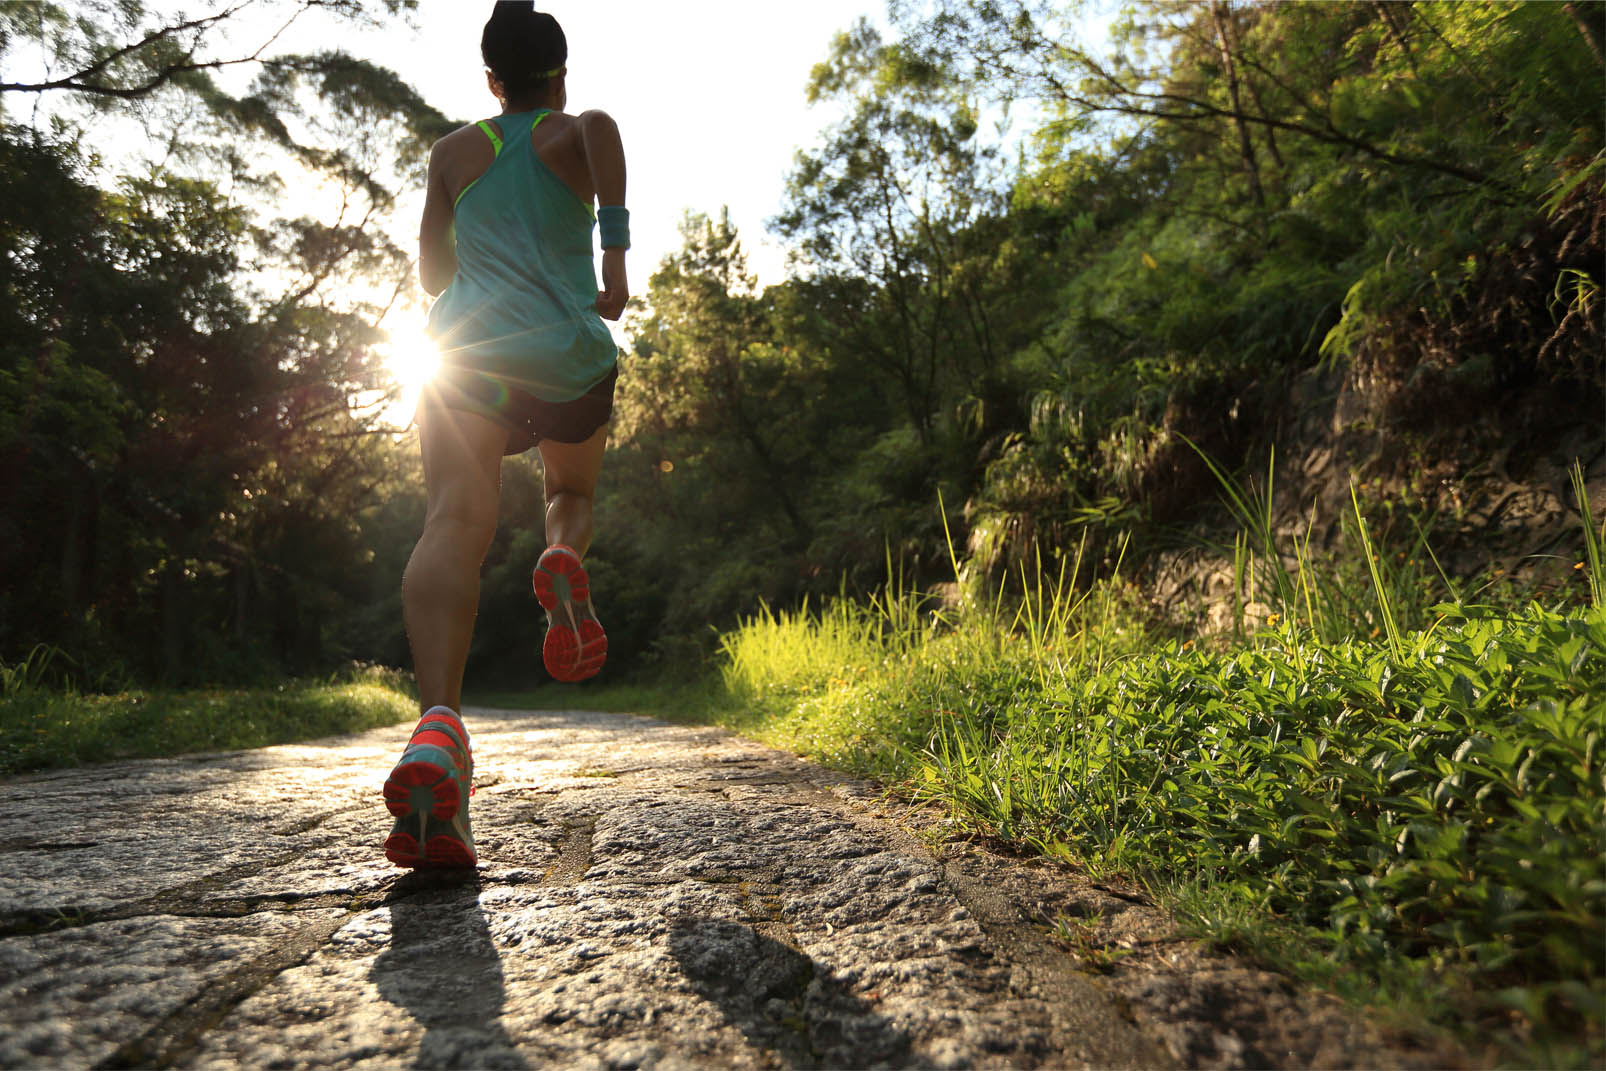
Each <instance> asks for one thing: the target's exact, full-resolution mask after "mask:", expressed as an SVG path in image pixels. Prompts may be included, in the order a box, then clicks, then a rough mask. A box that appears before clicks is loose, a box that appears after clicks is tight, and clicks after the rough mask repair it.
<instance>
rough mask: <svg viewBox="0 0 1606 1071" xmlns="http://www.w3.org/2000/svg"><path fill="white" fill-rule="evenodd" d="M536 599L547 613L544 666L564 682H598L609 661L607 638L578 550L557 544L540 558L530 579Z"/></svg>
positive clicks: (543, 654) (589, 580) (542, 654)
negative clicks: (589, 679) (599, 675)
mask: <svg viewBox="0 0 1606 1071" xmlns="http://www.w3.org/2000/svg"><path fill="white" fill-rule="evenodd" d="M531 583H532V584H533V586H534V587H535V597H536V598H538V599H540V600H541V605H542V606H543V607H544V608H545V609H546V613H547V630H546V642H544V643H543V644H542V645H541V661H542V662H544V663H545V664H546V671H547V672H548V673H550V674H552V676H553V677H554V678H556V679H557V680H560V681H583V680H585V679H586V678H587V677H594V676H596V675H597V671H598V670H599V669H601V668H602V664H603V663H604V662H606V661H607V660H608V634H607V633H605V632H604V631H602V623H601V622H600V621H598V620H597V612H596V610H595V609H594V608H593V607H592V605H591V579H590V578H589V577H588V576H586V571H585V566H583V565H581V564H580V555H578V554H576V553H575V552H574V548H572V547H568V546H565V545H564V544H562V543H554V544H552V545H551V546H550V547H548V548H547V549H546V551H545V552H544V553H543V554H542V555H541V560H540V561H538V562H537V563H536V565H535V573H534V575H533V576H532V577H531Z"/></svg>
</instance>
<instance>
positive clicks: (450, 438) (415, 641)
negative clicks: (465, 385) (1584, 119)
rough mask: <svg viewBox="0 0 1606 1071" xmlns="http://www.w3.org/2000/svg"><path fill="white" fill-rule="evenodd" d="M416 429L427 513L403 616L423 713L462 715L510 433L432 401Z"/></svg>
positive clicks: (406, 582)
mask: <svg viewBox="0 0 1606 1071" xmlns="http://www.w3.org/2000/svg"><path fill="white" fill-rule="evenodd" d="M418 431H419V442H420V445H421V447H422V450H423V460H424V483H425V486H426V487H427V488H428V492H429V507H428V513H427V514H426V515H425V518H424V533H423V535H421V536H420V537H419V539H418V545H417V546H415V547H414V548H413V556H412V557H411V558H410V559H409V560H408V562H407V571H406V574H405V575H404V576H403V578H402V616H403V619H404V621H405V622H406V625H407V639H408V642H409V643H410V644H411V645H412V649H413V675H414V677H415V678H416V679H417V681H418V701H419V707H420V709H422V710H426V711H427V710H428V709H429V708H430V707H433V706H436V705H445V706H448V707H451V708H452V709H453V710H456V711H459V712H461V711H462V709H463V706H462V702H463V664H464V663H465V662H467V661H468V645H469V640H470V639H471V638H472V637H473V634H474V613H475V611H476V609H477V608H478V606H479V599H480V563H481V562H482V561H484V559H485V552H486V551H487V550H489V549H490V546H491V537H492V536H494V535H495V534H496V513H497V505H498V501H499V499H500V497H501V489H502V484H501V479H502V448H503V447H504V446H505V445H506V443H507V431H506V429H504V428H502V427H501V426H500V425H498V424H496V423H495V422H493V421H491V420H488V419H486V418H485V417H482V416H478V415H476V414H474V413H466V412H462V411H461V410H456V409H448V408H446V407H445V406H441V405H432V404H428V402H427V401H426V403H425V404H423V405H421V406H419V412H418Z"/></svg>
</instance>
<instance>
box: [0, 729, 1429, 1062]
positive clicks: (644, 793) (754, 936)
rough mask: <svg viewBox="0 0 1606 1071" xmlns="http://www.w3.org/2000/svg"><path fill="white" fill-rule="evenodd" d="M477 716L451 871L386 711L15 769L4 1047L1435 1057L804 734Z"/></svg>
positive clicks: (5, 880)
mask: <svg viewBox="0 0 1606 1071" xmlns="http://www.w3.org/2000/svg"><path fill="white" fill-rule="evenodd" d="M467 721H468V725H469V728H470V730H471V732H472V733H473V734H474V751H475V760H476V777H475V785H476V795H475V797H474V799H473V809H472V812H471V813H472V817H473V824H474V831H475V837H476V840H477V842H478V848H479V852H480V866H479V868H478V869H477V871H474V872H470V873H456V874H450V873H444V874H443V873H435V874H431V873H416V874H415V873H408V872H404V871H400V870H398V869H396V868H395V867H392V866H391V865H390V864H388V863H387V862H386V861H385V859H384V857H383V855H382V854H381V852H380V850H379V844H380V841H381V840H382V839H383V837H384V836H385V834H386V833H387V832H388V830H389V827H390V819H389V816H388V815H387V814H386V813H385V811H384V808H383V805H382V803H381V801H380V797H379V786H380V784H381V783H382V781H383V779H384V776H385V774H386V772H387V771H388V769H389V764H390V762H391V761H393V759H394V757H395V756H396V755H397V754H399V752H400V749H401V746H402V744H403V743H404V741H405V736H406V733H407V729H406V727H400V726H399V727H395V728H392V729H384V730H376V731H374V732H370V733H366V734H363V735H360V736H352V737H345V738H341V739H337V740H325V741H317V742H313V743H309V744H302V745H294V746H286V747H275V748H266V749H262V750H259V751H252V752H240V753H231V754H218V755H201V756H191V757H187V758H183V759H169V760H160V761H147V762H133V763H124V764H117V765H107V766H98V767H92V768H88V769H81V770H73V771H67V772H63V773H54V774H47V775H41V776H33V777H26V778H19V779H16V780H13V781H12V782H10V783H9V784H7V785H6V786H4V788H3V789H0V1000H3V1001H4V1005H5V1007H6V1008H7V1016H6V1019H5V1021H4V1024H3V1025H0V1066H5V1067H87V1066H109V1067H119V1066H121V1067H130V1066H132V1067H148V1066H181V1067H235V1066H242V1065H243V1066H248V1067H274V1068H297V1067H320V1068H325V1067H336V1068H346V1067H374V1068H392V1067H400V1066H415V1067H491V1068H496V1067H505V1068H530V1067H538V1066H543V1065H552V1066H562V1067H579V1068H593V1067H594V1068H634V1067H642V1068H682V1067H684V1068H702V1067H721V1068H723V1067H736V1068H770V1067H877V1066H888V1067H895V1066H920V1067H984V1068H985V1067H1055V1068H1061V1067H1101V1068H1103V1067H1158V1066H1172V1065H1188V1066H1208V1067H1236V1066H1269V1065H1288V1066H1307V1065H1310V1064H1313V1063H1320V1064H1322V1065H1325V1066H1343V1065H1351V1066H1378V1065H1396V1066H1398V1065H1408V1064H1413V1063H1418V1064H1423V1065H1428V1064H1434V1063H1438V1062H1442V1054H1419V1055H1416V1056H1413V1055H1412V1054H1411V1053H1410V1052H1409V1051H1402V1050H1397V1049H1393V1050H1391V1049H1388V1048H1385V1047H1383V1042H1382V1041H1381V1039H1380V1038H1379V1036H1378V1035H1377V1033H1376V1031H1374V1030H1372V1029H1370V1028H1368V1027H1366V1026H1364V1025H1361V1024H1358V1023H1357V1022H1356V1021H1355V1020H1354V1018H1353V1016H1351V1015H1349V1014H1347V1013H1345V1011H1344V1010H1343V1009H1340V1008H1338V1007H1337V1006H1336V1005H1332V1004H1331V1003H1330V1002H1329V1003H1323V1002H1322V1001H1320V1000H1319V999H1318V998H1312V997H1308V996H1301V995H1299V994H1297V993H1294V992H1293V991H1292V990H1291V989H1290V988H1289V987H1288V986H1287V985H1286V984H1285V983H1283V982H1282V981H1281V980H1280V979H1278V978H1277V977H1276V976H1273V975H1266V974H1263V973H1260V972H1254V971H1248V970H1246V969H1244V968H1242V967H1240V966H1237V965H1234V964H1232V963H1230V962H1228V961H1224V960H1220V959H1210V958H1207V957H1202V954H1201V953H1199V952H1198V951H1197V950H1194V949H1191V948H1188V947H1187V946H1185V945H1179V944H1167V942H1166V940H1165V939H1159V940H1156V939H1155V938H1154V937H1153V935H1154V934H1155V933H1163V932H1164V930H1163V920H1162V919H1160V918H1159V916H1158V914H1157V913H1156V912H1155V911H1154V910H1153V909H1152V908H1150V907H1147V906H1146V905H1144V904H1143V903H1142V902H1141V898H1137V897H1133V896H1131V895H1129V894H1122V893H1120V892H1119V891H1114V890H1104V889H1100V888H1098V887H1096V886H1093V885H1091V884H1089V883H1087V882H1086V881H1085V880H1084V879H1077V878H1076V877H1075V876H1074V875H1070V874H1067V873H1066V872H1064V871H1063V870H1060V869H1058V868H1053V867H1050V866H1048V865H1046V864H1029V863H1023V862H1019V861H1014V860H1009V859H1004V858H1000V857H998V856H995V855H992V854H990V853H988V852H986V851H983V850H982V849H980V848H978V847H976V846H974V845H966V844H957V845H955V844H943V843H942V842H941V841H942V838H941V836H940V834H939V835H936V836H933V835H932V828H933V826H932V822H931V820H930V819H929V818H928V819H926V820H925V825H924V827H923V830H924V835H922V836H916V835H914V834H912V833H911V832H910V829H909V826H908V825H907V824H899V823H896V822H893V821H889V820H888V817H887V816H886V815H885V814H883V813H882V809H883V806H884V805H883V801H882V799H881V797H880V795H879V793H878V792H877V791H876V790H875V788H874V787H873V786H871V785H867V784H864V783H859V782H853V781H851V780H848V779H846V778H844V777H843V776H841V775H838V774H834V773H832V772H830V771H827V770H824V769H821V768H819V767H816V766H812V765H810V764H807V763H804V762H802V761H800V760H798V759H796V758H795V757H792V756H789V755H785V754H782V753H778V752H774V751H769V750H767V749H764V748H761V747H759V746H757V745H755V744H752V743H750V742H747V741H744V740H741V739H739V738H737V737H733V736H730V735H727V734H725V733H723V732H720V731H717V730H712V729H699V728H684V727H675V726H669V725H665V724H663V723H661V722H656V721H652V720H650V719H645V718H637V717H632V716H629V715H616V714H595V713H578V712H564V713H554V712H540V713H533V712H507V711H491V710H473V709H471V710H469V711H468V712H467ZM917 824H918V823H917ZM933 849H935V850H933ZM1067 918H1070V919H1079V920H1082V922H1083V923H1084V925H1083V926H1082V927H1081V930H1080V931H1079V932H1080V933H1082V934H1083V937H1084V940H1085V941H1087V942H1096V944H1093V943H1085V944H1084V946H1083V952H1084V953H1086V952H1087V951H1088V950H1089V949H1092V948H1094V947H1099V948H1106V947H1107V948H1115V947H1117V946H1121V947H1125V945H1123V944H1122V942H1126V944H1128V945H1130V946H1131V947H1132V948H1138V947H1139V946H1141V947H1142V949H1143V950H1144V951H1143V954H1141V955H1136V956H1134V957H1132V963H1131V965H1128V966H1126V967H1123V970H1122V972H1118V973H1116V974H1110V973H1106V974H1103V975H1099V974H1096V973H1094V972H1093V971H1091V970H1088V969H1086V968H1087V966H1088V957H1087V955H1085V954H1084V955H1080V956H1079V955H1077V954H1076V953H1075V950H1074V949H1071V948H1069V946H1067V945H1065V944H1064V943H1063V942H1060V943H1056V941H1055V940H1053V939H1051V936H1050V927H1051V926H1052V925H1053V923H1054V920H1055V919H1067ZM1089 920H1091V921H1089ZM1157 927H1160V928H1159V929H1157ZM1062 929H1063V927H1062ZM1155 949H1160V951H1159V952H1156V951H1155ZM1167 956H1170V959H1169V960H1167V958H1166V957H1167ZM1106 958H1108V957H1106ZM1134 965H1141V966H1134Z"/></svg>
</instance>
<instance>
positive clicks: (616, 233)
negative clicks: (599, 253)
mask: <svg viewBox="0 0 1606 1071" xmlns="http://www.w3.org/2000/svg"><path fill="white" fill-rule="evenodd" d="M597 231H598V232H599V233H600V234H601V235H602V248H604V249H629V248H630V209H628V208H626V207H625V206H624V205H603V206H602V207H601V208H599V209H597Z"/></svg>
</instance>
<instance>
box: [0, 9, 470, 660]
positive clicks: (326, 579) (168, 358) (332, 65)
mask: <svg viewBox="0 0 1606 1071" xmlns="http://www.w3.org/2000/svg"><path fill="white" fill-rule="evenodd" d="M409 6H410V5H408V4H405V3H397V2H389V3H386V4H384V5H383V10H385V11H386V12H388V13H390V14H395V13H397V12H398V11H399V10H402V9H405V8H407V7H409ZM242 8H243V5H237V6H234V7H227V8H223V9H220V10H219V11H218V12H217V13H215V14H213V15H211V16H207V17H204V18H199V19H189V20H174V21H171V22H167V23H163V22H162V21H161V20H160V18H159V17H157V16H156V15H153V14H152V13H150V12H148V11H147V10H146V9H145V8H143V7H141V6H138V5H111V4H106V5H101V6H99V7H93V8H90V9H88V10H82V9H81V10H79V11H78V12H76V13H74V14H73V15H69V14H68V13H67V12H66V11H65V10H64V9H63V8H61V7H60V6H59V5H51V4H39V5H29V6H27V7H22V6H12V7H8V8H6V9H4V12H3V14H0V59H3V58H5V56H6V55H8V54H15V53H16V52H17V50H18V49H21V48H25V47H26V48H33V49H35V50H36V51H37V52H38V54H39V55H41V56H42V57H43V58H44V59H45V61H46V62H47V63H48V64H49V65H51V66H53V67H54V68H55V69H56V70H58V71H63V72H65V73H58V74H54V75H51V76H48V77H46V78H43V79H40V80H36V81H31V82H23V81H16V80H14V81H9V82H7V83H5V84H4V86H3V90H4V98H3V99H5V100H6V102H7V104H8V109H7V111H8V113H9V114H15V111H16V109H15V107H14V103H13V102H14V99H15V98H16V97H19V96H27V97H30V98H34V99H37V98H40V97H42V96H45V95H49V96H51V97H52V98H53V99H56V98H59V103H57V104H56V105H54V106H53V107H51V108H49V109H44V110H40V109H35V110H34V114H35V123H34V125H32V126H18V125H8V126H5V127H4V128H3V130H0V182H3V183H4V184H5V187H6V189H5V192H6V194H7V196H6V198H5V202H4V206H3V207H0V292H3V293H4V295H5V297H4V302H3V304H4V305H5V306H6V311H5V312H4V313H0V316H4V317H5V322H4V325H3V326H4V327H5V329H6V330H5V333H4V336H3V338H0V516H3V517H4V518H5V522H4V523H5V526H6V529H7V530H6V531H4V532H3V533H0V575H3V577H4V585H3V586H4V595H3V596H0V652H6V653H9V654H10V655H13V656H14V655H15V654H16V653H17V652H18V650H19V649H22V650H26V648H27V647H29V646H31V645H32V644H34V643H36V642H48V643H53V644H56V645H58V646H60V647H61V648H63V649H64V650H65V651H66V652H67V653H68V654H69V656H71V657H73V658H75V659H77V660H78V662H79V663H80V664H81V665H82V666H84V667H85V668H86V673H87V677H88V679H89V682H90V683H93V680H94V679H95V678H96V677H100V678H103V679H107V680H115V679H116V678H117V677H119V676H120V675H122V674H124V673H129V674H133V675H136V676H146V675H161V676H163V677H165V678H166V679H169V680H185V679H191V680H193V679H197V678H201V677H206V676H214V677H215V676H217V675H220V674H236V675H238V674H240V673H249V672H257V671H268V670H270V669H273V668H281V667H288V668H295V667H301V668H308V667H311V666H314V665H318V664H320V663H322V662H324V661H327V660H328V659H329V658H330V657H332V656H333V655H335V654H337V653H338V652H337V651H336V650H335V647H334V646H333V645H334V642H335V641H334V638H333V637H334V634H335V633H336V632H338V631H339V626H338V623H337V622H334V621H333V620H332V619H331V616H332V612H333V611H334V610H335V609H336V608H337V607H339V606H340V604H341V600H340V598H339V596H340V594H341V593H343V592H344V593H347V594H350V593H353V592H357V591H360V590H364V586H363V577H364V573H363V568H364V565H365V559H367V558H368V557H370V556H371V552H370V551H369V549H368V548H367V547H366V546H364V545H363V542H362V539H361V538H360V532H359V529H358V526H357V518H358V517H359V516H360V515H361V514H362V513H363V512H364V511H365V510H367V509H369V508H370V507H371V506H372V504H373V503H374V502H375V501H376V499H377V497H378V496H379V495H380V494H381V493H382V490H384V489H388V481H390V480H391V479H392V478H393V474H394V473H395V472H396V471H397V466H398V463H399V461H398V458H397V457H396V455H395V454H394V452H393V450H392V449H391V447H390V443H389V436H388V435H387V434H385V431H384V429H383V428H381V427H379V426H378V424H377V423H376V421H375V416H374V410H373V409H372V408H369V409H367V410H363V409H360V408H356V407H354V406H353V397H354V395H355V393H356V392H358V391H360V390H362V389H364V388H370V387H374V386H376V385H380V384H381V383H382V375H383V373H382V370H381V368H380V367H379V364H378V359H377V356H376V355H375V353H374V351H373V346H374V344H375V343H376V342H378V341H380V340H381V338H382V337H383V335H382V330H381V328H380V327H379V324H380V322H381V321H382V320H383V318H384V316H385V314H386V312H387V311H388V309H389V308H390V307H391V306H392V305H394V304H395V303H396V301H397V300H398V299H399V298H400V297H402V296H404V295H405V294H406V293H407V292H408V290H409V288H410V287H411V285H412V283H411V279H410V277H411V261H410V258H409V257H408V256H407V254H406V253H404V252H403V251H402V250H400V249H399V248H397V247H396V246H395V245H394V244H393V243H392V242H391V241H390V240H389V238H388V237H387V236H386V235H385V233H384V231H383V230H382V229H381V227H380V224H381V223H382V222H383V221H384V219H385V216H386V213H387V212H388V211H389V210H390V207H391V206H392V204H393V203H394V199H395V191H396V189H397V187H398V185H399V184H400V183H401V182H403V181H408V180H410V177H411V176H410V171H411V170H412V169H414V168H416V166H417V165H418V164H419V163H420V162H421V161H422V159H423V155H424V153H425V151H426V150H427V147H428V144H429V142H430V141H431V140H432V139H433V137H434V136H436V135H438V134H439V133H440V132H442V131H443V130H444V129H446V128H448V126H449V124H447V123H446V121H445V120H444V118H443V117H441V116H440V115H439V114H438V113H436V112H435V111H434V110H433V109H430V108H429V107H428V106H427V105H425V104H424V103H423V102H422V101H421V100H420V99H419V98H418V97H417V95H416V93H414V92H413V91H412V90H410V89H409V88H407V87H406V86H405V85H404V84H403V83H401V82H400V81H399V80H398V79H397V78H396V77H395V76H394V75H393V74H391V73H389V72H387V71H384V70H382V69H380V68H376V67H373V66H372V65H369V64H366V63H363V62H361V61H357V60H354V59H351V58H350V57H346V56H343V55H340V54H339V53H326V54H321V55H317V56H285V55H270V54H269V53H268V50H267V49H268V45H270V44H271V41H270V42H267V43H265V44H262V45H260V46H257V47H254V48H252V49H250V50H249V51H243V52H239V53H228V52H214V51H210V49H211V46H212V45H213V43H214V42H216V41H218V40H220V39H219V38H218V36H217V35H218V31H219V29H220V27H223V26H225V25H226V24H228V22H229V20H231V19H235V18H236V17H237V16H238V14H239V12H240V11H241V10H242ZM285 10H286V15H287V19H291V20H293V19H294V18H298V17H301V16H303V15H305V14H306V13H308V12H310V11H313V10H322V11H324V12H325V13H326V14H331V15H333V16H334V17H336V18H338V19H344V20H351V19H361V18H369V17H372V16H371V13H370V8H369V7H365V6H364V5H362V4H359V3H356V2H349V3H348V2H344V0H336V2H333V3H329V4H319V3H313V2H311V0H308V2H305V3H301V4H296V5H286V8H285ZM219 47H220V48H221V47H224V46H223V45H221V44H220V45H219ZM242 63H251V64H255V65H256V66H257V68H258V74H257V77H256V79H255V81H254V82H253V83H252V86H251V88H250V89H249V90H248V92H247V93H246V94H244V95H243V96H240V97H232V96H230V95H228V94H227V93H225V92H224V91H223V90H222V89H221V88H220V87H219V86H218V84H217V83H216V82H214V81H213V79H212V77H211V75H212V72H214V71H216V70H218V69H220V68H221V67H224V66H229V65H234V64H242ZM91 116H95V117H101V118H102V119H105V118H109V119H111V120H113V121H116V120H119V119H129V120H132V121H137V122H139V123H141V124H143V125H144V126H145V128H146V129H147V130H149V131H152V132H157V133H160V134H161V135H162V136H161V137H159V138H156V139H154V141H153V142H152V144H153V145H154V146H155V148H156V152H155V153H154V154H153V155H152V157H151V158H150V159H148V160H144V161H130V162H128V163H127V164H126V165H125V166H126V168H127V169H126V170H125V171H124V172H123V173H122V174H121V175H116V174H111V173H108V172H107V170H106V169H105V167H104V165H101V164H97V163H96V162H95V161H93V160H92V159H91V158H89V157H88V156H87V155H86V154H85V152H84V150H83V148H82V146H83V145H84V139H83V137H82V134H83V124H84V123H86V122H88V121H89V119H90V117H91ZM295 168H307V169H312V170H313V171H315V172H317V173H319V174H321V175H323V176H325V177H326V178H327V179H328V180H329V185H330V187H331V188H332V189H333V190H334V191H336V194H335V195H336V197H337V198H338V206H337V207H336V209H335V210H334V215H333V218H332V219H330V218H323V219H320V218H314V217H312V216H302V217H299V218H273V217H271V216H270V217H268V218H266V219H264V218H263V216H264V214H265V211H266V210H267V209H268V208H269V206H270V204H271V202H270V201H269V200H268V199H267V198H266V197H264V196H263V195H264V194H271V193H272V192H273V191H274V190H275V189H277V188H281V187H282V185H283V183H284V181H285V179H284V177H283V176H285V175H287V174H289V173H290V171H291V170H293V169H295ZM270 287H272V289H269V288H270ZM118 667H121V668H118Z"/></svg>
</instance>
